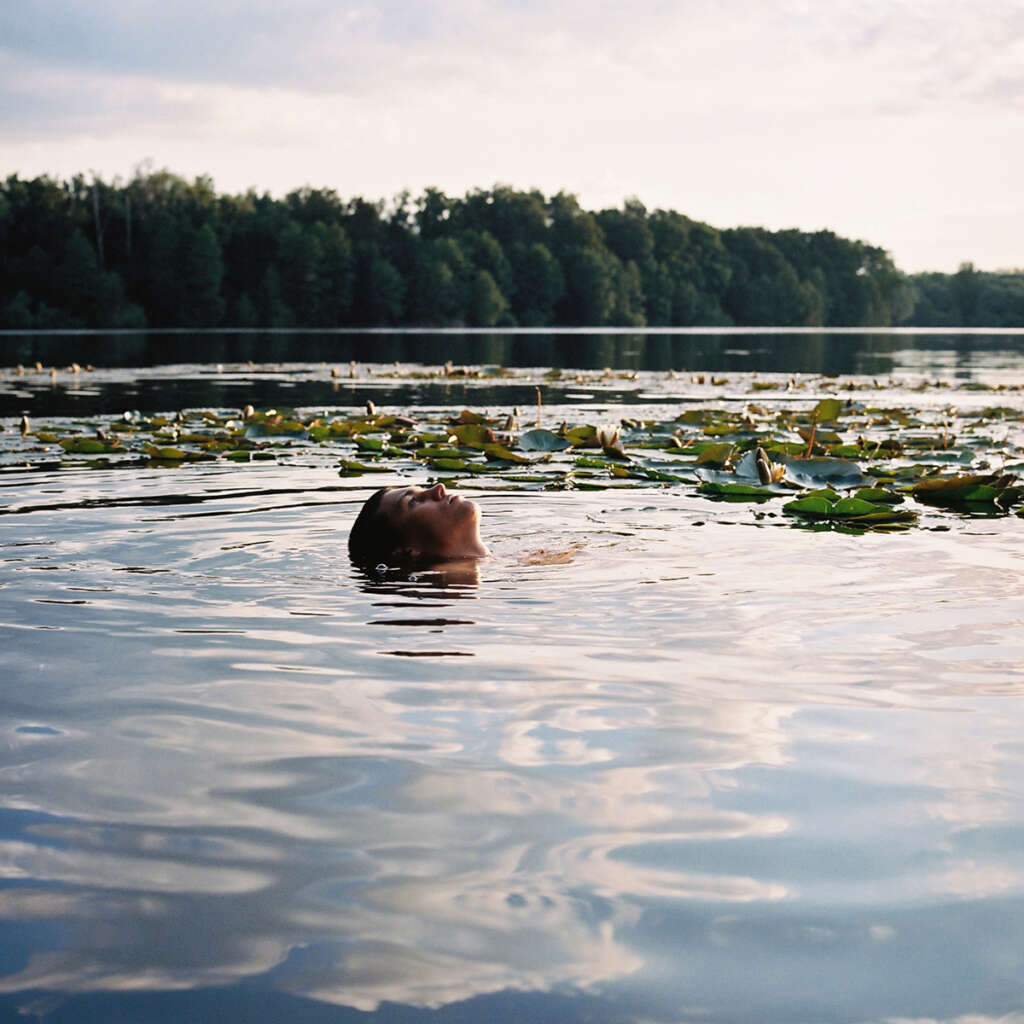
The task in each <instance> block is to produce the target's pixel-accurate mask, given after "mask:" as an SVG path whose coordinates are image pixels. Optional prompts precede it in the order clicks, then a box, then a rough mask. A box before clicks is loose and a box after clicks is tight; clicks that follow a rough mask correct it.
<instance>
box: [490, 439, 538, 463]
mask: <svg viewBox="0 0 1024 1024" xmlns="http://www.w3.org/2000/svg"><path fill="white" fill-rule="evenodd" d="M484 455H485V456H486V458H487V460H488V461H489V462H514V463H516V464H517V465H524V464H525V465H529V464H530V460H529V459H528V458H527V457H526V456H525V455H520V454H519V452H514V451H512V449H511V448H507V447H506V446H505V445H503V444H489V445H487V447H486V448H484Z"/></svg>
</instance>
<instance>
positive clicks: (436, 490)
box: [430, 484, 448, 501]
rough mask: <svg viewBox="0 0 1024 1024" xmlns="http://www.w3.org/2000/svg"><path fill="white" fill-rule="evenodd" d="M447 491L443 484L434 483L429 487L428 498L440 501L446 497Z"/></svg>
mask: <svg viewBox="0 0 1024 1024" xmlns="http://www.w3.org/2000/svg"><path fill="white" fill-rule="evenodd" d="M447 494H448V492H447V491H446V490H445V489H444V484H435V485H434V486H433V487H431V488H430V500H431V501H442V500H443V499H444V498H445V497H447Z"/></svg>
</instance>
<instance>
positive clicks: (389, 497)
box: [380, 484, 487, 559]
mask: <svg viewBox="0 0 1024 1024" xmlns="http://www.w3.org/2000/svg"><path fill="white" fill-rule="evenodd" d="M380 510H381V514H382V515H384V516H387V518H388V520H389V521H390V523H391V525H392V527H393V528H394V529H395V530H396V531H397V532H398V534H399V535H400V536H401V537H402V547H403V548H405V549H407V550H408V551H409V553H410V554H412V555H414V556H416V555H419V556H426V557H431V558H432V557H437V558H440V559H445V558H449V559H452V558H478V557H480V556H482V555H486V554H487V548H485V547H484V545H483V544H482V543H481V541H480V534H479V532H478V524H479V521H480V510H479V509H478V508H477V505H476V502H473V501H469V500H467V499H466V498H463V497H461V495H458V494H449V493H448V492H447V491H446V490H445V487H444V484H436V485H435V486H433V487H396V488H395V489H394V490H391V491H388V492H387V493H386V494H385V495H384V497H383V498H382V499H381V503H380Z"/></svg>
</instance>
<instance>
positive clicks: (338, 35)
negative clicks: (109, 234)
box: [0, 0, 1024, 269]
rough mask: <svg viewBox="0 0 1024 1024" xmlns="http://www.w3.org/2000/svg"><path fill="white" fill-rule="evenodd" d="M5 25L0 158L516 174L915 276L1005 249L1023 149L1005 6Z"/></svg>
mask: <svg viewBox="0 0 1024 1024" xmlns="http://www.w3.org/2000/svg"><path fill="white" fill-rule="evenodd" d="M0 41H2V42H0V141H2V142H3V144H4V148H5V154H6V156H7V161H6V162H7V169H8V170H10V171H13V170H17V171H19V172H20V173H25V174H36V173H43V172H48V173H57V174H59V175H66V174H71V173H75V172H77V171H82V170H89V169H92V168H96V169H97V170H99V171H101V172H102V173H105V174H106V175H107V176H111V175H112V174H120V175H124V174H126V173H128V172H130V169H131V168H132V167H133V166H134V165H136V164H137V163H138V162H139V161H140V160H142V159H144V158H146V157H151V158H153V160H154V162H155V163H156V164H157V165H158V166H160V165H166V166H168V167H170V168H172V169H173V170H175V171H178V172H180V173H183V174H185V175H186V176H191V175H195V174H202V173H209V174H211V175H212V176H213V177H214V179H215V181H216V183H217V184H218V186H220V187H222V188H225V189H227V190H229V191H238V190H243V189H245V188H247V187H249V186H254V187H256V188H259V189H270V190H273V191H275V192H278V193H284V192H286V191H288V190H289V189H291V188H294V187H296V186H298V185H301V184H303V183H304V182H309V183H311V184H316V185H327V186H330V187H334V188H337V189H338V190H339V191H341V192H342V193H344V194H346V195H352V194H363V195H368V196H374V197H377V196H387V195H390V194H394V193H395V192H397V191H399V190H401V189H403V188H406V187H408V188H411V189H413V190H419V189H421V188H423V187H425V186H427V185H431V184H434V185H438V186H440V187H442V188H444V189H445V190H446V191H449V192H456V193H458V192H461V191H464V190H466V189H468V188H472V187H481V186H483V187H486V186H489V185H490V184H492V183H493V182H495V181H505V182H509V183H510V184H513V185H515V186H517V187H523V188H526V187H531V186H538V187H540V188H542V189H543V190H545V191H549V192H554V191H558V190H559V189H561V188H566V189H568V190H570V191H573V192H576V193H578V194H579V195H580V197H581V199H582V200H583V201H584V202H585V204H587V205H597V206H600V205H617V204H618V203H619V202H620V201H621V200H622V198H623V197H624V196H627V195H638V196H639V197H640V198H641V199H643V201H644V202H645V203H647V205H648V206H650V207H654V206H669V207H673V208H676V209H682V210H684V211H685V212H687V213H690V214H691V215H693V216H695V217H698V218H700V219H704V220H708V221H710V222H712V223H715V224H718V225H720V226H729V225H732V224H737V223H748V224H749V223H760V224H765V225H766V226H769V227H794V226H796V227H803V228H806V229H812V230H813V229H817V228H821V227H829V228H832V229H834V230H837V231H839V232H840V233H842V234H846V235H850V236H853V237H858V238H866V239H867V240H869V241H871V242H873V243H875V244H879V245H882V246H883V247H885V248H889V249H892V250H894V252H895V254H896V256H897V259H898V262H901V264H902V265H904V266H908V264H909V266H908V269H916V268H918V267H921V266H929V265H930V266H939V265H947V266H948V267H949V268H950V269H952V268H955V267H956V265H957V264H958V263H959V262H960V261H961V260H963V259H974V260H975V261H976V262H978V263H979V264H980V265H985V264H989V265H998V264H1003V265H1006V264H1014V263H1019V262H1020V255H1019V243H1018V241H1017V239H1019V237H1020V232H1021V230H1024V220H1022V215H1021V214H1020V213H1019V212H1018V211H1019V202H1018V201H1017V195H1016V186H1015V184H1014V183H1013V182H1010V181H1006V180H1000V182H999V187H993V183H992V181H991V180H989V179H990V178H991V177H992V176H993V175H994V174H995V175H998V173H999V169H1000V168H1009V167H1012V166H1015V165H1016V164H1019V162H1020V160H1021V159H1024V142H1021V141H1019V140H1018V136H1019V134H1020V133H1019V132H1015V131H1013V130H1011V125H1010V124H1009V123H1008V121H1007V118H1009V117H1016V116H1017V114H1019V110H1020V105H1021V98H1022V96H1024V80H1022V78H1021V75H1020V71H1019V69H1020V67H1021V66H1022V65H1024V12H1022V10H1021V8H1020V5H1019V4H1018V3H1016V2H1011V0H981V2H980V3H979V4H977V5H974V6H972V7H970V8H967V7H965V6H964V5H963V4H961V3H959V2H954V0H901V2H898V3H892V2H888V3H886V2H883V0H866V2H864V3H861V4H857V5H842V6H841V7H839V8H837V7H836V6H835V5H821V4H815V3H812V2H810V0H770V2H767V3H764V2H762V3H758V2H755V0H724V2H721V3H717V4H716V3H712V2H710V0H689V2H687V3H685V4H678V3H669V2H665V0H646V2H642V3H640V4H639V5H637V6H633V7H628V8H627V7H625V6H623V5H621V4H615V3H611V2H609V0H599V2H590V3H586V2H584V0H567V2H565V3H561V4H558V5H556V6H554V7H551V6H548V5H542V4H540V3H539V2H537V0H424V2H423V3H417V4H409V5H406V4H401V3H398V2H397V0H384V2H365V0H342V2H340V3H338V2H334V0H300V2H299V3H296V4H294V5H288V6H287V7H286V6H282V5H280V4H272V3H270V2H267V0H258V2H254V3H248V4H243V3H241V2H240V0H230V2H228V0H219V2H218V0H207V2H205V3H199V2H198V0H185V2H183V3H182V4H178V5H160V4H157V3H154V2H151V0H138V2H135V3H132V4H124V3H115V2H114V0H97V2H95V3H91V4H81V3H77V2H74V0H38V2H34V3H31V2H29V0H12V2H11V3H8V4H5V5H0ZM979 195H983V196H984V197H985V207H986V211H987V212H983V215H982V214H979V215H978V219H975V218H973V216H972V214H971V208H972V204H974V203H975V202H976V197H977V196H979ZM961 207H965V209H960V208H961ZM961 217H963V219H962V221H961Z"/></svg>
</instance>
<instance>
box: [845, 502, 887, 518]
mask: <svg viewBox="0 0 1024 1024" xmlns="http://www.w3.org/2000/svg"><path fill="white" fill-rule="evenodd" d="M883 511H885V512H887V511H888V509H880V508H879V507H878V506H877V505H875V504H872V503H871V502H870V501H863V500H862V499H860V498H840V499H839V501H837V502H836V503H835V504H834V505H833V506H832V514H833V515H834V516H869V515H871V514H872V513H874V512H883Z"/></svg>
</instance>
